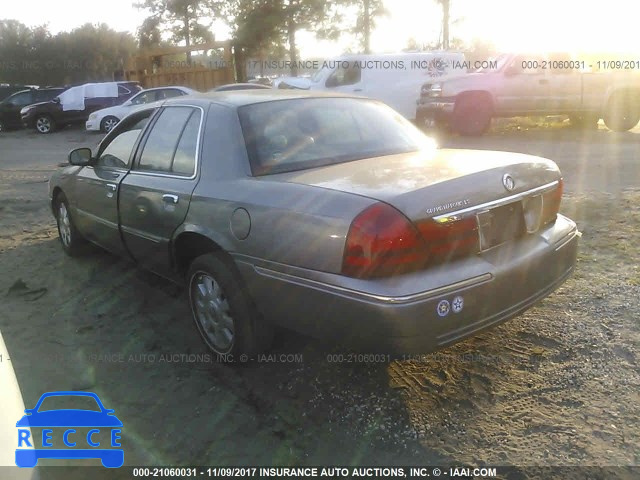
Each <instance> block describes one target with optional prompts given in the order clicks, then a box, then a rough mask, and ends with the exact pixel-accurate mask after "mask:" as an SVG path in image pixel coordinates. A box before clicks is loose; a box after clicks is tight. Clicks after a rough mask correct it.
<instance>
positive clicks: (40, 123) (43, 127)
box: [36, 117, 51, 133]
mask: <svg viewBox="0 0 640 480" xmlns="http://www.w3.org/2000/svg"><path fill="white" fill-rule="evenodd" d="M36 128H37V129H38V131H39V132H42V133H47V132H48V131H49V130H51V121H50V120H49V119H48V118H46V117H43V118H39V119H38V120H37V121H36Z"/></svg>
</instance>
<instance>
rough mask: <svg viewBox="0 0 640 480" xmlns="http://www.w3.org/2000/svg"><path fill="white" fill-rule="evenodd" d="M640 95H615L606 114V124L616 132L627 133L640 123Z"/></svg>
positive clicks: (626, 93)
mask: <svg viewBox="0 0 640 480" xmlns="http://www.w3.org/2000/svg"><path fill="white" fill-rule="evenodd" d="M639 96H640V94H638V93H634V92H618V93H614V94H613V95H612V96H611V98H610V99H609V103H608V104H607V108H606V109H605V112H604V117H603V120H604V124H605V125H606V126H607V128H609V129H610V130H613V131H614V132H626V131H627V130H631V129H632V128H633V127H635V126H636V125H637V124H638V122H639V121H640V98H639Z"/></svg>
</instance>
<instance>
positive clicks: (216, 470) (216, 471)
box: [132, 467, 497, 478]
mask: <svg viewBox="0 0 640 480" xmlns="http://www.w3.org/2000/svg"><path fill="white" fill-rule="evenodd" d="M132 473H133V476H134V477H146V478H150V477H194V478H195V477H205V478H274V477H285V478H312V477H326V478H344V477H363V478H434V477H440V476H444V477H470V476H472V477H474V478H477V477H486V478H491V477H496V476H497V471H496V468H495V467H475V468H474V467H448V468H447V467H134V468H133V472H132Z"/></svg>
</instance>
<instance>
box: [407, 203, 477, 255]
mask: <svg viewBox="0 0 640 480" xmlns="http://www.w3.org/2000/svg"><path fill="white" fill-rule="evenodd" d="M418 231H419V232H420V234H421V235H422V238H423V239H424V241H425V243H426V244H427V257H428V259H429V263H430V264H432V263H443V262H447V261H449V260H453V259H455V258H458V257H462V256H466V255H469V254H472V253H477V252H478V250H479V246H478V221H477V220H476V217H475V215H474V216H470V217H466V218H462V219H459V220H454V221H450V222H446V223H439V222H436V221H435V220H427V221H424V222H420V223H418Z"/></svg>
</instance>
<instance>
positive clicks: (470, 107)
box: [453, 95, 491, 136]
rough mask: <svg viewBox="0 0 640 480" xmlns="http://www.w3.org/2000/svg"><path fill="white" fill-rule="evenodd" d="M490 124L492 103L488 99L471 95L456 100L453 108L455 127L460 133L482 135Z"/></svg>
mask: <svg viewBox="0 0 640 480" xmlns="http://www.w3.org/2000/svg"><path fill="white" fill-rule="evenodd" d="M490 125H491V103H490V102H489V100H488V99H486V98H484V97H482V96H476V95H470V96H467V97H462V98H461V99H459V100H458V101H457V102H456V106H455V108H454V110H453V129H454V130H455V131H456V132H458V133H459V134H460V135H465V136H476V135H482V134H483V133H485V132H486V131H487V130H488V129H489V126H490Z"/></svg>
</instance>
